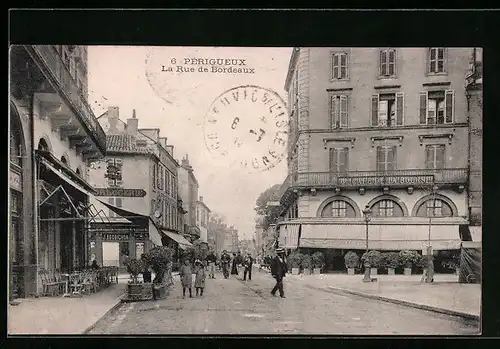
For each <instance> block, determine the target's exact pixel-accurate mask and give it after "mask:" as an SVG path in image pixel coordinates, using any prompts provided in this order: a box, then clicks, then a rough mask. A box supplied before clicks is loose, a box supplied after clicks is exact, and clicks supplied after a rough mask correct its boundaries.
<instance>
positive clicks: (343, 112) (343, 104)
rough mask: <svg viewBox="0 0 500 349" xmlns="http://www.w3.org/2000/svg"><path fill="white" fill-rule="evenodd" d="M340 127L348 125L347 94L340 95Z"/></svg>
mask: <svg viewBox="0 0 500 349" xmlns="http://www.w3.org/2000/svg"><path fill="white" fill-rule="evenodd" d="M340 127H347V96H340Z"/></svg>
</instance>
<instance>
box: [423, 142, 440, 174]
mask: <svg viewBox="0 0 500 349" xmlns="http://www.w3.org/2000/svg"><path fill="white" fill-rule="evenodd" d="M444 162H445V145H444V144H431V145H426V146H425V168H428V169H443V168H444Z"/></svg>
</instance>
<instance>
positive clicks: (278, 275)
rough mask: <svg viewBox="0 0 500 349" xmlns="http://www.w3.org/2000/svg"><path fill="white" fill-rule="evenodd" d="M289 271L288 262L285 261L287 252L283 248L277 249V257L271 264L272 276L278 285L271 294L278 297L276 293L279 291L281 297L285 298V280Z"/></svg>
mask: <svg viewBox="0 0 500 349" xmlns="http://www.w3.org/2000/svg"><path fill="white" fill-rule="evenodd" d="M287 271H288V268H287V265H286V260H285V250H283V249H282V248H277V249H276V257H274V258H273V261H272V263H271V275H272V276H273V278H275V279H276V285H275V286H274V288H273V290H272V291H271V294H272V295H273V296H275V295H276V291H279V293H280V297H281V298H285V291H284V290H283V278H284V277H285V276H286V273H287Z"/></svg>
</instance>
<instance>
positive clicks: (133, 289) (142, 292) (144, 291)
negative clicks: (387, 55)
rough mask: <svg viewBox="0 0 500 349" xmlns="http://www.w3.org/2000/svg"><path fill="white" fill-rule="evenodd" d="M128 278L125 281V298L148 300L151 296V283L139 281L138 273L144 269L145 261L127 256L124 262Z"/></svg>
mask: <svg viewBox="0 0 500 349" xmlns="http://www.w3.org/2000/svg"><path fill="white" fill-rule="evenodd" d="M125 266H126V267H127V272H128V273H129V275H130V280H129V282H128V283H127V299H128V300H131V301H136V300H148V299H152V298H153V294H152V285H151V283H143V282H141V281H139V274H140V273H142V272H143V271H144V268H145V262H144V261H143V260H139V259H135V258H129V259H128V260H127V261H126V262H125Z"/></svg>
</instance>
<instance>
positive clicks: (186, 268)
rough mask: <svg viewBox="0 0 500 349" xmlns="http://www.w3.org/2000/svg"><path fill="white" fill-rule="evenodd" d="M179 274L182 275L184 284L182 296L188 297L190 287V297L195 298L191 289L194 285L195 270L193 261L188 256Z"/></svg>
mask: <svg viewBox="0 0 500 349" xmlns="http://www.w3.org/2000/svg"><path fill="white" fill-rule="evenodd" d="M179 276H180V277H181V284H182V298H186V288H188V289H189V298H193V294H192V291H191V287H192V285H193V270H192V269H191V263H190V261H189V259H188V258H186V259H185V260H184V264H183V265H182V266H181V270H180V272H179Z"/></svg>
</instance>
